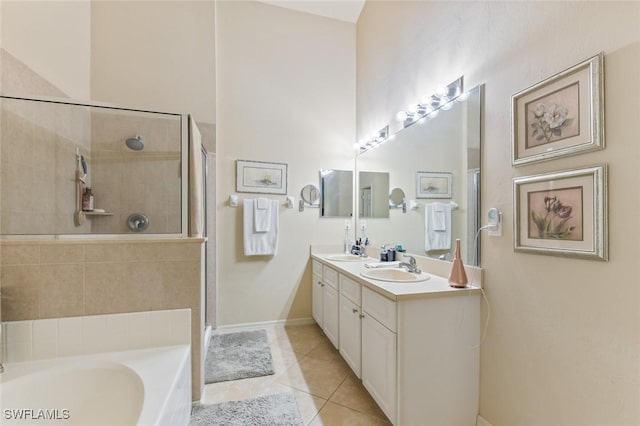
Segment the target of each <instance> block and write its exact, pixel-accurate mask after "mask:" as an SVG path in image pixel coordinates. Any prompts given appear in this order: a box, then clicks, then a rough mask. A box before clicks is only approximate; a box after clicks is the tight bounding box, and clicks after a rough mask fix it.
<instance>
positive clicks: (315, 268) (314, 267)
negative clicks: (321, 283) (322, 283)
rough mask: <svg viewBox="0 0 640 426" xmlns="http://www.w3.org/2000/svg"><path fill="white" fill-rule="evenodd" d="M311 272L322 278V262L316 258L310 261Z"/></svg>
mask: <svg viewBox="0 0 640 426" xmlns="http://www.w3.org/2000/svg"><path fill="white" fill-rule="evenodd" d="M311 272H312V273H313V275H316V276H318V277H320V279H322V263H320V262H318V261H317V260H312V261H311Z"/></svg>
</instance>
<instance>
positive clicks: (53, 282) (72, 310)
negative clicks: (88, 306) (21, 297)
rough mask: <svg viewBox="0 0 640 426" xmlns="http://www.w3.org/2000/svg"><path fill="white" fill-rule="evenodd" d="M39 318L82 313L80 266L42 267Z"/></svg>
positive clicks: (81, 273) (82, 272) (82, 292)
mask: <svg viewBox="0 0 640 426" xmlns="http://www.w3.org/2000/svg"><path fill="white" fill-rule="evenodd" d="M41 271H42V287H41V293H40V297H41V299H40V300H41V302H40V318H41V319H42V318H60V317H71V316H77V315H82V314H83V313H84V306H83V303H84V282H83V281H84V279H83V275H84V271H83V266H82V264H61V265H43V266H42V267H41Z"/></svg>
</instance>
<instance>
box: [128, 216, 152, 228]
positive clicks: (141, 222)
mask: <svg viewBox="0 0 640 426" xmlns="http://www.w3.org/2000/svg"><path fill="white" fill-rule="evenodd" d="M127 225H128V226H129V229H131V230H132V231H133V232H142V231H145V230H146V229H147V228H148V227H149V218H148V217H147V216H145V215H143V214H142V213H134V214H132V215H131V216H129V217H128V218H127Z"/></svg>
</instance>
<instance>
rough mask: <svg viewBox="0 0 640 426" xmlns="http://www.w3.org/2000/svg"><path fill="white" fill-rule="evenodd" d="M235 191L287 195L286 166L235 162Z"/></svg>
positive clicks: (259, 162)
mask: <svg viewBox="0 0 640 426" xmlns="http://www.w3.org/2000/svg"><path fill="white" fill-rule="evenodd" d="M236 191H237V192H253V193H258V194H286V193H287V165H286V164H283V163H265V162H262V161H246V160H237V161H236Z"/></svg>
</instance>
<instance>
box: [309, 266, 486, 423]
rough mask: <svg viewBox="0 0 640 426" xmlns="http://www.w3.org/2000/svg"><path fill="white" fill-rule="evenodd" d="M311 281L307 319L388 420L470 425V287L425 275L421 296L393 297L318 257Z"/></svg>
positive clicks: (473, 371)
mask: <svg viewBox="0 0 640 426" xmlns="http://www.w3.org/2000/svg"><path fill="white" fill-rule="evenodd" d="M314 262H315V259H314ZM343 269H344V270H343ZM313 279H314V287H313V288H314V290H313V299H314V300H313V307H314V308H313V309H314V314H313V315H314V318H315V319H316V321H318V324H320V326H321V327H322V329H323V330H324V332H325V334H326V335H327V336H328V337H329V339H330V340H331V341H332V342H333V344H334V345H335V346H336V347H337V348H338V349H339V351H340V354H341V355H342V357H343V358H344V359H345V361H346V362H347V364H348V365H349V366H350V367H351V368H352V369H353V371H354V372H355V374H356V375H357V376H358V377H360V378H361V379H362V383H363V385H364V387H365V388H366V389H367V391H368V392H369V393H370V394H371V396H372V397H373V399H374V400H375V401H376V403H377V404H378V405H379V406H380V408H381V409H382V411H383V412H384V413H385V415H386V416H387V417H388V418H389V420H390V421H391V423H393V424H394V425H397V426H405V425H406V426H409V425H438V426H466V425H468V426H473V425H475V422H476V416H477V414H478V398H479V379H480V371H479V370H480V349H479V344H478V342H479V339H480V294H479V291H478V290H453V289H451V288H450V287H449V285H448V283H447V281H446V279H444V278H440V277H436V276H432V278H431V280H430V281H428V284H427V286H428V287H425V290H423V292H422V293H418V292H416V293H414V294H406V293H405V294H400V295H398V294H395V293H394V288H393V287H392V286H389V287H387V288H385V287H384V285H383V284H381V285H377V284H376V283H374V282H369V281H368V280H362V279H360V277H359V272H357V269H355V268H354V267H353V266H349V267H345V268H342V269H341V268H340V267H339V266H334V267H329V266H327V265H325V264H323V263H321V262H318V265H315V263H314V277H313ZM406 285H409V284H406ZM394 294H395V295H394ZM319 312H322V314H321V315H320V314H319ZM318 317H323V318H320V319H319V318H318Z"/></svg>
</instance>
